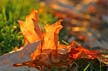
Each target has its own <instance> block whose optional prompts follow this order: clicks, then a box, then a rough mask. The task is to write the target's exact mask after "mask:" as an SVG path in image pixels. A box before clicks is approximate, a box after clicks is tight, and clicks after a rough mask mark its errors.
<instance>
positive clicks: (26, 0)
mask: <svg viewBox="0 0 108 71" xmlns="http://www.w3.org/2000/svg"><path fill="white" fill-rule="evenodd" d="M32 9H37V10H39V9H40V4H39V2H38V0H0V55H3V54H5V53H7V52H9V51H11V50H13V49H14V47H15V46H18V47H20V46H22V44H23V43H24V40H23V36H22V34H21V32H20V29H19V24H18V22H17V21H18V20H19V19H22V20H24V19H25V16H26V15H27V14H29V13H30V11H31V10H32ZM43 9H45V10H44V12H43V13H39V19H40V20H39V23H40V26H41V28H42V27H43V26H44V25H45V24H50V23H54V22H55V21H56V20H57V18H56V17H54V16H53V15H52V14H51V13H48V12H47V10H46V9H47V8H46V7H44V8H43ZM63 30H64V29H63ZM63 32H64V31H62V32H61V34H60V40H62V36H63V35H64V34H65V33H63ZM62 42H63V43H64V44H67V45H68V43H67V42H65V41H62ZM77 63H78V65H79V70H78V71H106V68H107V67H105V66H104V65H102V64H101V62H99V60H94V61H90V60H83V59H80V60H78V61H77ZM54 71H57V69H56V68H55V70H54Z"/></svg>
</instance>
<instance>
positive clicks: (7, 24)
mask: <svg viewBox="0 0 108 71" xmlns="http://www.w3.org/2000/svg"><path fill="white" fill-rule="evenodd" d="M40 8H41V4H40V3H39V1H38V0H0V55H2V54H4V53H7V52H9V51H11V50H13V48H14V47H15V46H18V47H20V46H21V45H22V44H23V42H24V40H23V36H22V34H21V32H20V29H19V24H18V22H17V21H18V20H24V19H25V16H26V15H28V14H29V13H30V12H31V11H32V10H33V9H37V10H39V9H40ZM46 9H47V8H45V7H44V12H43V13H39V23H40V26H41V27H43V26H44V25H45V24H47V23H53V22H55V21H56V20H57V18H56V17H54V16H53V15H52V14H51V13H48V12H47V10H46Z"/></svg>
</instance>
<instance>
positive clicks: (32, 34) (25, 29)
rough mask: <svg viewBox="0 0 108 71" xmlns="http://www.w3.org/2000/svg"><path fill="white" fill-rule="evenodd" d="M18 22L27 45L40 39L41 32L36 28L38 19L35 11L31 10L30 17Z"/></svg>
mask: <svg viewBox="0 0 108 71" xmlns="http://www.w3.org/2000/svg"><path fill="white" fill-rule="evenodd" d="M18 22H19V25H20V29H21V32H22V34H23V35H24V38H25V39H26V40H27V41H28V42H29V43H33V42H36V41H39V40H40V39H41V38H40V36H41V30H40V28H39V26H38V17H37V11H36V10H33V11H32V12H31V14H30V15H28V16H26V20H25V22H23V21H20V20H19V21H18Z"/></svg>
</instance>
